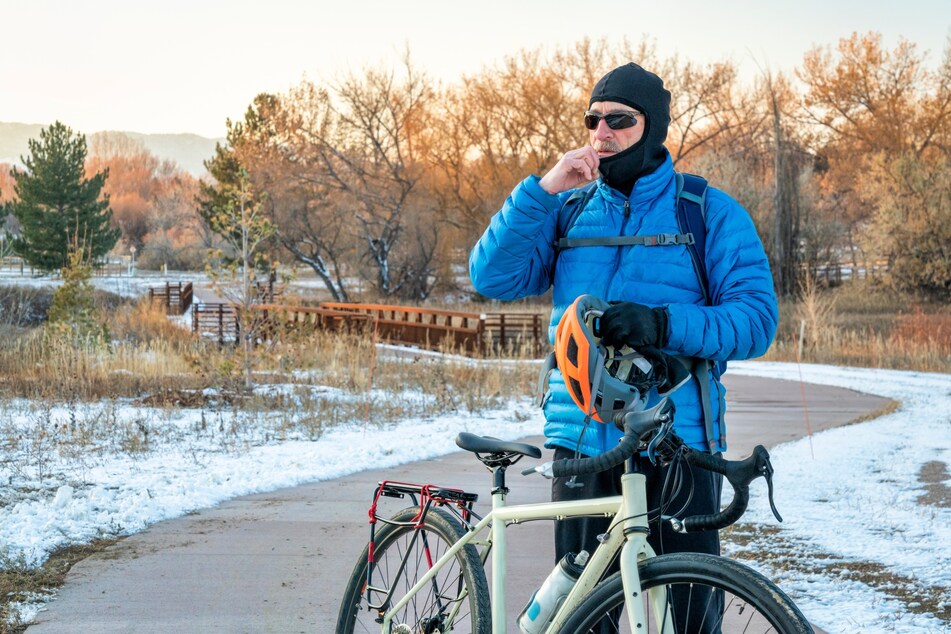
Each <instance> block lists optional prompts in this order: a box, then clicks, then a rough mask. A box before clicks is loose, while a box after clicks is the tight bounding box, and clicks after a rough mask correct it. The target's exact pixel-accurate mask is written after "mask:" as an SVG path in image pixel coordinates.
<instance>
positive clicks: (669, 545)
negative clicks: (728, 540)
mask: <svg viewBox="0 0 951 634" xmlns="http://www.w3.org/2000/svg"><path fill="white" fill-rule="evenodd" d="M574 457H575V453H574V452H573V451H571V450H569V449H563V448H561V447H557V448H555V460H561V459H565V458H574ZM639 470H640V472H641V473H643V474H644V475H645V476H646V478H647V506H648V509H649V510H650V511H651V517H652V518H654V517H655V516H656V515H657V511H658V509H660V507H661V504H662V502H667V507H666V509H667V510H666V511H665V514H667V515H672V514H673V513H674V512H675V511H678V510H680V509H681V508H682V507H683V505H684V502H685V501H686V500H687V499H688V497H689V496H690V492H691V489H692V490H693V498H692V499H691V500H690V503H689V504H688V505H687V507H686V510H685V511H683V512H682V513H679V514H678V515H679V516H680V517H689V516H691V515H699V514H707V513H716V512H717V511H719V510H720V491H721V490H722V488H723V476H721V475H719V474H716V473H712V472H710V471H706V470H703V469H700V468H698V467H693V468H692V469H690V471H687V469H686V468H684V469H683V471H682V473H683V476H684V481H683V483H682V485H681V487H680V491H679V494H678V495H677V496H675V497H673V498H672V499H670V500H662V496H663V492H662V489H663V487H664V479H665V477H666V476H667V472H668V469H667V468H666V467H655V466H654V465H652V464H651V463H650V461H649V460H647V459H642V460H640V463H639ZM623 473H624V465H619V466H617V467H615V468H614V469H612V470H610V471H603V472H601V473H595V474H590V475H584V476H578V477H577V478H576V483H580V484H582V485H583V486H581V487H568V486H566V484H567V483H568V481H569V478H555V479H554V480H553V481H552V485H551V499H552V501H553V502H560V501H566V500H579V499H585V498H598V497H607V496H610V495H620V494H621V475H622V474H623ZM691 480H692V482H691ZM667 495H668V497H669V495H670V492H668V493H667ZM610 523H611V518H607V517H573V518H569V519H565V520H556V521H555V558H556V559H555V560H556V561H558V560H560V559H561V558H562V557H564V556H565V554H566V553H569V552H571V553H577V552H579V551H581V550H587V551H588V552H589V553H593V552H594V551H595V549H597V547H598V540H597V537H598V535H600V534H601V533H604V532H606V531H607V529H608V526H609V525H610ZM658 528H659V530H658ZM647 541H648V543H649V544H650V545H651V547H652V548H653V549H654V551H655V552H656V553H657V554H662V553H680V552H696V553H709V554H712V555H719V554H720V535H719V533H718V532H717V531H702V532H698V533H687V534H682V533H676V532H674V530H673V529H672V528H671V527H670V524H669V523H668V522H664V523H663V524H662V525H661V526H660V527H658V524H657V522H652V523H651V527H650V535H649V536H648V538H647ZM619 567H620V565H619V563H618V562H615V563H614V565H613V566H612V568H611V569H610V570H609V571H608V574H611V573H613V572H615V571H616V570H618V569H619ZM678 594H679V593H677V592H675V593H674V595H673V610H674V618H675V619H676V622H677V623H685V622H688V619H689V622H690V623H700V622H701V621H704V622H706V623H718V622H719V614H709V615H707V616H706V618H704V615H703V614H694V613H689V612H688V610H689V608H688V606H687V605H686V602H685V601H678V596H677V595H678ZM696 598H697V597H696V591H695V593H694V599H696ZM721 602H722V596H721V597H718V600H717V601H714V602H713V604H715V605H714V607H713V608H712V609H713V610H714V611H716V610H719V611H720V612H722V607H721V606H720V605H719V604H720V603H721ZM691 629H692V628H691Z"/></svg>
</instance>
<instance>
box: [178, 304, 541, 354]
mask: <svg viewBox="0 0 951 634" xmlns="http://www.w3.org/2000/svg"><path fill="white" fill-rule="evenodd" d="M252 311H254V313H255V317H254V318H253V319H252V324H253V326H252V327H254V329H255V333H256V338H262V339H268V338H272V337H275V336H280V333H281V332H282V331H286V330H302V329H303V330H347V331H350V332H353V331H359V330H361V329H363V330H369V331H371V332H375V335H376V336H377V337H378V338H379V339H381V340H384V341H391V342H393V343H400V344H406V345H411V346H417V347H420V348H426V349H430V350H437V349H451V350H460V351H463V352H465V353H468V354H479V355H482V354H487V353H490V352H497V351H502V350H508V351H513V350H519V349H521V350H525V351H527V352H529V353H532V354H541V353H542V352H543V350H545V349H547V347H548V336H547V334H548V331H547V321H545V320H543V319H542V317H541V315H537V314H528V313H470V312H462V311H451V310H438V309H431V308H418V307H414V306H394V305H388V304H347V303H336V302H325V303H322V304H320V305H319V306H311V307H308V306H286V305H281V304H255V305H254V306H252ZM240 321H241V320H239V319H238V311H237V307H236V306H234V305H233V304H195V306H194V308H193V310H192V329H193V330H194V332H196V333H199V334H200V335H201V336H204V337H208V338H212V339H215V340H216V341H218V342H219V343H222V344H224V343H229V342H237V341H238V339H239V338H240Z"/></svg>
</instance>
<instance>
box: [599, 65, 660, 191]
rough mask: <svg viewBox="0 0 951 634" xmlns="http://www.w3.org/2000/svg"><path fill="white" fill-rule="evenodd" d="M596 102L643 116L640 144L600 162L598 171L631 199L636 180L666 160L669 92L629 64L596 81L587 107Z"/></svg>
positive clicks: (658, 81)
mask: <svg viewBox="0 0 951 634" xmlns="http://www.w3.org/2000/svg"><path fill="white" fill-rule="evenodd" d="M596 101H616V102H618V103H623V104H624V105H627V106H630V107H632V108H636V109H637V110H640V111H641V112H643V113H644V114H645V115H646V117H645V122H644V125H645V128H644V136H642V137H641V140H640V141H638V142H637V143H635V144H634V145H632V146H631V147H629V148H627V149H626V150H624V151H623V152H618V153H617V154H613V155H611V156H608V157H606V158H602V159H601V165H600V167H599V170H600V172H601V177H602V178H603V179H604V182H605V183H607V184H608V185H610V186H611V187H613V188H614V189H617V190H618V191H620V192H623V193H624V194H625V195H626V196H630V195H631V191H632V190H633V189H634V183H636V182H637V179H638V178H640V177H641V176H643V175H644V174H649V173H650V172H653V171H654V170H655V169H657V168H658V167H659V166H660V165H661V163H663V162H664V159H665V158H666V152H665V150H664V140H665V139H666V138H667V126H669V125H670V92H668V91H667V89H666V88H664V80H662V79H661V78H660V77H658V76H657V75H655V74H654V73H652V72H650V71H646V70H644V69H643V68H641V67H640V66H638V65H637V64H635V63H633V62H631V63H629V64H625V65H624V66H620V67H618V68H615V69H614V70H612V71H611V72H610V73H608V74H607V75H605V76H604V77H602V78H601V80H600V81H598V83H597V84H596V85H595V87H594V90H592V91H591V100H590V101H589V102H588V107H590V106H591V104H592V103H594V102H596Z"/></svg>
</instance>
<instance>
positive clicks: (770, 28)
mask: <svg viewBox="0 0 951 634" xmlns="http://www.w3.org/2000/svg"><path fill="white" fill-rule="evenodd" d="M853 31H858V32H866V31H878V32H880V33H882V34H883V36H884V38H885V44H886V46H887V47H888V48H892V47H894V45H895V44H896V43H897V41H898V38H899V36H903V37H905V38H906V39H908V40H911V41H913V42H915V43H917V44H918V48H919V50H921V51H929V52H930V54H929V61H930V62H931V64H932V65H933V66H934V65H937V64H938V63H939V62H940V61H941V59H942V57H943V54H944V50H945V48H946V46H947V42H948V38H949V36H951V2H948V1H947V0H905V1H896V0H864V1H858V0H797V1H796V2H782V3H779V2H772V1H771V0H721V1H719V2H716V1H713V0H674V1H662V0H654V1H652V2H643V1H641V0H627V1H615V0H596V1H594V2H587V1H584V0H505V1H500V0H474V1H473V0H469V1H460V0H416V1H402V2H401V1H399V0H353V1H348V0H332V1H326V0H259V1H256V2H255V1H252V0H161V1H160V2H159V1H155V0H0V51H2V58H0V121H2V122H19V123H40V124H44V125H45V124H49V123H51V122H52V121H54V120H57V119H58V120H60V121H62V122H63V123H65V124H66V125H68V126H70V127H72V128H73V129H74V130H77V131H79V132H83V133H86V134H91V133H93V132H97V131H100V130H128V131H135V132H146V133H155V132H193V133H196V134H201V135H203V136H209V137H219V136H223V135H224V132H225V120H226V118H228V117H231V118H237V117H240V116H241V115H242V113H243V112H244V110H245V108H247V106H248V104H250V103H251V100H252V99H253V98H254V96H255V95H256V94H257V93H260V92H277V93H281V92H285V91H286V90H288V89H289V88H291V87H292V86H294V85H296V84H298V83H299V82H300V81H301V80H302V79H305V78H306V79H310V80H312V81H317V82H320V81H328V80H332V79H334V78H337V77H340V76H341V75H342V74H343V73H345V72H348V71H359V70H360V69H362V68H365V67H367V66H368V65H377V66H379V65H382V66H386V67H389V68H393V67H396V65H397V64H398V62H399V58H400V55H401V53H402V51H403V50H404V48H406V47H407V46H408V48H409V50H410V52H411V55H412V58H413V60H414V61H415V63H416V64H417V66H419V67H421V68H423V69H425V70H426V71H427V72H428V73H429V74H430V75H431V76H432V77H433V78H435V79H438V80H440V81H443V82H446V83H452V82H454V81H455V80H457V79H458V78H460V77H461V76H462V74H463V73H474V72H477V71H478V70H480V69H481V68H482V67H483V66H487V65H488V66H491V65H494V64H496V63H498V62H501V61H502V59H503V58H504V57H505V56H507V55H510V54H513V53H515V52H517V51H519V50H520V49H525V48H535V47H538V46H549V47H552V46H561V45H566V44H571V43H573V42H576V41H578V40H580V39H581V38H583V37H585V36H588V37H591V38H595V39H596V38H599V37H602V36H605V37H608V38H613V39H620V38H622V37H624V36H627V37H628V38H629V39H630V40H631V41H632V42H634V43H636V42H638V41H640V39H641V38H642V37H643V36H644V35H647V36H648V37H650V38H653V39H654V40H655V42H656V45H657V50H658V53H659V54H660V55H661V56H663V57H666V56H669V55H673V54H678V55H679V56H680V57H681V58H683V59H689V60H691V61H695V62H701V63H703V62H712V61H720V60H724V59H732V60H734V61H735V62H737V63H738V64H739V65H740V67H741V70H742V72H743V73H744V74H745V75H747V76H752V75H753V74H754V73H755V72H756V68H757V64H759V65H760V66H763V65H768V66H769V67H770V68H771V69H773V70H774V71H775V70H781V71H789V70H791V69H793V68H794V67H796V66H798V65H799V64H800V63H801V61H802V57H803V53H805V52H806V51H807V50H808V49H810V48H811V47H812V46H814V45H817V44H818V45H834V44H835V43H836V42H837V41H838V40H839V38H842V37H847V36H848V35H850V34H851V33H852V32H853ZM634 61H637V60H634ZM607 70H610V69H605V71H607Z"/></svg>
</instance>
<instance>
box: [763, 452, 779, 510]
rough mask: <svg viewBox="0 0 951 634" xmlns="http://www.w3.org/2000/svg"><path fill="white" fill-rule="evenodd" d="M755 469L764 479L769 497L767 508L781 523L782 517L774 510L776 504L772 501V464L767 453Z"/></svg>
mask: <svg viewBox="0 0 951 634" xmlns="http://www.w3.org/2000/svg"><path fill="white" fill-rule="evenodd" d="M764 453H765V452H764ZM757 467H758V468H757V470H758V471H759V472H760V475H762V476H763V477H764V478H765V479H766V490H767V493H768V495H769V508H770V510H772V511H773V516H774V517H775V518H776V519H777V520H778V521H780V522H782V521H783V517H782V515H780V514H779V511H778V510H777V509H776V503H775V502H774V501H773V463H771V462H770V461H769V454H768V453H767V454H766V456H765V457H763V459H762V461H761V462H760V464H759V465H757Z"/></svg>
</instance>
